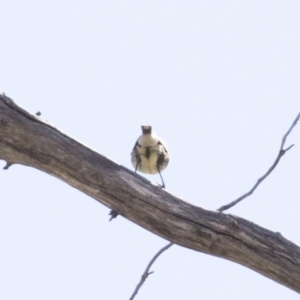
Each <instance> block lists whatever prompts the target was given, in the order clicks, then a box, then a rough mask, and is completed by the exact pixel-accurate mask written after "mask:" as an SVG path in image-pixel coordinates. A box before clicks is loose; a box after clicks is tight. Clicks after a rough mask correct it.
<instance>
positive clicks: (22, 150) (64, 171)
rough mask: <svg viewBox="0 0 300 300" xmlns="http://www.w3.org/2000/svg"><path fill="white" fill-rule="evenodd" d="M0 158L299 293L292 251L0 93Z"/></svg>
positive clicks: (299, 268)
mask: <svg viewBox="0 0 300 300" xmlns="http://www.w3.org/2000/svg"><path fill="white" fill-rule="evenodd" d="M0 158H1V159H3V160H5V161H7V162H9V164H22V165H26V166H30V167H33V168H36V169H38V170H41V171H43V172H46V173H48V174H50V175H53V176H55V177H57V178H59V179H61V180H63V181H64V182H66V183H68V184H69V185H71V186H73V187H75V188H77V189H78V190H80V191H82V192H83V193H85V194H87V195H89V196H91V197H92V198H94V199H95V200H97V201H98V202H100V203H102V204H103V205H105V206H107V207H109V208H110V209H112V210H115V211H117V212H119V214H120V215H122V216H124V217H125V218H127V219H128V220H130V221H132V222H134V223H136V224H138V225H139V226H141V227H143V228H145V229H147V230H148V231H150V232H152V233H154V234H156V235H158V236H160V237H162V238H164V239H166V240H169V241H170V242H172V243H175V244H178V245H180V246H183V247H186V248H189V249H193V250H195V251H199V252H203V253H207V254H210V255H214V256H217V257H221V258H224V259H227V260H230V261H233V262H236V263H238V264H241V265H243V266H245V267H247V268H249V269H252V270H254V271H256V272H258V273H260V274H262V275H264V276H266V277H268V278H270V279H272V280H274V281H276V282H278V283H280V284H282V285H284V286H286V287H288V288H290V289H292V290H294V291H296V292H298V293H300V276H299V274H300V248H299V247H298V246H297V245H296V244H294V243H292V242H290V241H288V240H287V239H285V238H284V237H282V236H281V235H280V234H277V233H274V232H272V231H269V230H267V229H264V228H262V227H260V226H258V225H256V224H254V223H252V222H249V221H247V220H245V219H242V218H239V217H236V216H231V215H225V214H221V213H218V212H213V211H207V210H204V209H202V208H200V207H197V206H195V205H192V204H190V203H188V202H185V201H183V200H181V199H179V198H177V197H175V196H173V195H171V194H169V193H168V192H167V191H165V190H163V189H161V188H159V187H157V186H154V185H152V184H151V183H150V182H149V181H148V180H146V179H145V178H143V177H141V176H139V175H137V174H135V173H134V172H132V171H130V170H128V169H127V168H125V167H123V166H120V165H118V164H116V163H114V162H113V161H111V160H109V159H107V158H106V157H104V156H102V155H101V154H98V153H97V152H95V151H93V150H91V149H89V148H87V147H85V146H83V145H82V144H80V143H79V142H77V141H76V140H74V139H72V138H70V137H68V136H67V135H66V134H64V133H62V132H61V131H59V130H58V129H56V128H54V127H52V126H50V125H49V124H47V123H44V122H43V121H41V120H40V118H38V117H36V116H34V115H31V114H29V113H28V112H27V111H25V110H24V109H22V108H20V107H19V106H17V105H16V104H15V103H14V102H13V101H12V100H11V99H10V98H8V97H6V96H5V95H3V94H0ZM12 167H13V166H12Z"/></svg>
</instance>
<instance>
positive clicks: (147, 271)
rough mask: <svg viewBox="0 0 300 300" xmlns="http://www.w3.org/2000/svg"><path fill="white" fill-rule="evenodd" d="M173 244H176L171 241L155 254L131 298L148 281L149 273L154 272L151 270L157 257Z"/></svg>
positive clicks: (131, 298) (130, 299)
mask: <svg viewBox="0 0 300 300" xmlns="http://www.w3.org/2000/svg"><path fill="white" fill-rule="evenodd" d="M172 245H174V244H173V243H169V244H168V245H166V246H165V247H163V248H161V249H160V250H159V251H158V252H157V253H156V254H155V255H154V257H153V258H152V259H151V261H150V262H149V264H148V266H147V268H146V270H145V272H144V273H143V275H142V277H141V280H140V282H139V283H138V285H137V286H136V288H135V290H134V292H133V294H132V296H131V297H130V298H129V300H133V299H134V297H135V296H136V294H137V293H138V291H139V289H140V288H141V286H142V285H143V284H144V282H145V281H146V279H147V277H148V276H149V275H151V274H152V273H154V271H152V272H149V270H150V268H151V266H152V265H153V263H154V262H155V261H156V259H157V258H158V257H159V256H160V255H161V254H162V253H163V252H164V251H166V250H167V249H169V248H170V247H171V246H172Z"/></svg>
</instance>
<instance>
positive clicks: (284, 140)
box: [217, 113, 300, 212]
mask: <svg viewBox="0 0 300 300" xmlns="http://www.w3.org/2000/svg"><path fill="white" fill-rule="evenodd" d="M299 118H300V113H299V114H298V115H297V117H296V119H295V120H294V122H293V124H292V125H291V127H290V128H289V130H288V131H287V132H286V134H285V135H284V136H283V138H282V141H281V145H280V149H279V152H278V155H277V157H276V159H275V161H274V163H273V165H272V166H271V167H270V168H269V170H268V171H267V172H266V173H265V174H264V175H263V176H262V177H260V178H259V179H258V180H257V182H256V183H255V185H254V186H253V188H252V189H251V190H250V191H249V192H247V193H246V194H244V195H242V196H241V197H239V198H237V199H236V200H234V201H232V202H230V203H228V204H226V205H223V206H221V207H220V208H219V209H217V211H220V212H222V211H224V210H227V209H229V208H231V207H233V206H235V205H236V204H238V203H239V202H241V201H242V200H244V199H245V198H247V197H249V196H250V195H252V194H253V192H254V191H255V190H256V188H257V187H258V186H259V185H260V184H261V183H262V182H263V181H264V180H265V179H266V178H267V177H268V176H269V175H270V174H271V172H272V171H273V170H274V169H275V167H276V166H277V164H278V163H279V161H280V159H281V157H282V156H283V155H284V154H285V153H286V152H287V151H289V150H290V149H291V148H292V147H293V146H294V145H290V146H289V147H287V148H286V149H283V147H284V145H285V142H286V139H287V137H288V135H289V134H290V133H291V131H292V130H293V128H294V127H295V126H296V125H297V122H298V121H299Z"/></svg>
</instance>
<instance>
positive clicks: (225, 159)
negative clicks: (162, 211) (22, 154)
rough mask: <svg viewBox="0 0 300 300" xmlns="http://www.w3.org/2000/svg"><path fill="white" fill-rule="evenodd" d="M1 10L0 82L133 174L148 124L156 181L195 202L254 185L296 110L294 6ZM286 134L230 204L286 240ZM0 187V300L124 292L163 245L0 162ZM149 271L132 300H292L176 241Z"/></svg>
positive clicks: (290, 189) (298, 8)
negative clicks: (160, 146)
mask: <svg viewBox="0 0 300 300" xmlns="http://www.w3.org/2000/svg"><path fill="white" fill-rule="evenodd" d="M0 12H1V18H0V34H1V35H0V36H1V47H0V54H1V55H0V69H1V72H0V90H1V91H3V92H5V93H6V94H7V95H8V96H9V97H11V98H13V99H14V100H15V101H16V102H17V103H18V104H19V105H20V106H22V107H23V108H25V109H26V110H28V111H29V112H31V113H36V112H37V111H41V112H42V115H41V118H42V119H43V120H47V121H48V122H49V123H50V124H52V125H53V126H55V127H57V128H59V129H60V130H62V131H64V132H67V133H68V134H69V135H70V136H71V137H73V138H75V139H77V140H79V141H81V142H82V143H84V144H86V145H88V146H89V147H91V148H93V149H95V150H96V151H98V152H99V153H101V154H102V155H104V156H107V157H109V158H110V159H112V160H113V161H115V162H117V163H119V164H121V165H124V166H125V167H128V168H130V169H132V166H131V163H130V152H131V150H132V147H133V146H134V143H135V141H136V139H137V138H138V136H139V135H140V132H141V130H140V125H142V124H146V125H148V124H149V125H152V127H153V129H154V131H156V132H157V134H158V135H159V136H161V137H162V138H163V139H164V140H165V141H166V143H167V146H168V148H169V151H170V155H171V161H170V164H169V166H168V168H167V169H166V170H165V171H164V172H163V177H164V181H165V183H166V189H167V190H168V191H169V192H170V193H172V194H174V195H176V196H179V197H180V198H182V199H184V200H185V201H188V202H191V203H193V204H196V205H198V206H200V207H203V208H205V209H209V210H216V209H217V208H219V207H220V206H221V205H224V204H226V203H228V202H230V201H232V200H234V199H235V198H237V197H238V196H240V195H241V194H243V193H245V192H247V191H248V190H249V189H250V188H251V187H252V186H253V184H254V183H255V182H256V180H257V178H259V177H260V176H261V175H262V174H263V173H264V172H265V171H266V170H267V169H268V168H269V166H270V165H271V164H272V163H273V161H274V159H275V157H276V155H277V152H278V150H279V146H280V142H281V139H282V136H283V134H284V133H285V132H286V131H287V129H288V128H289V126H290V125H291V123H292V121H293V120H294V118H295V117H296V115H297V114H298V112H299V111H300V36H299V30H300V18H299V15H300V2H299V1H176V0H175V1H174V0H173V1H170V0H166V1H156V0H152V1H141V0H139V1H128V0H122V1H101V0H97V1H95V0H89V1H76V0H75V1H74V0H73V1H57V0H53V1H31V0H28V1H14V0H10V1H5V0H0ZM292 143H294V144H295V147H294V148H293V149H291V150H290V151H289V152H288V153H287V154H286V155H285V156H284V157H283V159H282V161H281V162H280V164H279V165H278V167H277V168H276V169H275V171H274V172H273V173H272V174H271V176H270V177H268V178H267V180H266V181H265V182H263V184H262V185H261V186H260V187H259V188H258V190H257V191H256V192H255V194H254V195H253V196H251V197H250V198H248V199H246V200H245V201H244V202H242V203H240V204H239V205H237V206H236V207H234V208H232V209H231V210H229V211H228V213H230V214H234V215H237V216H239V217H242V218H245V219H248V220H250V221H253V222H255V223H256V224H258V225H260V226H263V227H265V228H267V229H269V230H272V231H276V232H277V231H278V232H281V234H282V235H283V236H284V237H286V238H288V239H289V240H291V241H293V242H294V243H297V244H299V243H300V233H299V222H300V221H299V212H300V184H299V182H300V175H299V169H300V124H298V126H297V127H296V128H295V129H294V131H293V132H292V134H291V135H290V136H289V138H288V141H287V146H288V145H290V144H292ZM0 163H1V168H2V166H4V165H5V162H4V161H0ZM146 177H147V178H148V179H149V180H151V181H153V182H160V178H159V176H158V175H157V176H156V175H152V176H151V175H149V176H146ZM0 182H1V198H0V240H1V242H0V282H1V288H0V299H1V300H2V299H3V300H15V299H30V300H40V299H45V300H48V299H49V300H50V299H51V300H52V299H64V300H65V299H72V300H81V299H89V300H93V299H95V300H96V299H97V300H99V299H129V297H130V295H131V294H132V292H133V290H134V288H135V286H136V284H137V283H138V281H139V279H140V276H141V274H142V272H143V271H144V269H145V267H146V265H147V264H148V263H149V261H150V259H151V258H152V257H153V256H154V254H155V253H156V252H157V251H158V250H159V249H160V248H162V247H163V246H164V245H166V244H167V243H168V241H166V240H163V239H161V238H159V237H157V236H155V235H154V234H152V233H150V232H148V231H146V230H144V229H143V228H141V227H139V226H137V225H136V224H134V223H131V222H130V221H128V220H126V219H124V218H122V217H118V218H117V219H116V220H114V221H113V222H108V219H109V216H108V213H109V209H108V208H107V207H105V206H103V205H101V204H100V203H98V202H97V201H95V200H94V199H92V198H90V197H89V196H87V195H85V194H83V193H81V192H79V191H78V190H76V189H74V188H72V187H70V186H68V185H67V184H66V183H64V182H62V181H59V180H58V179H56V178H54V177H51V176H50V175H47V174H45V173H42V172H40V171H38V170H35V169H32V168H28V167H25V166H20V165H17V166H15V165H14V166H12V167H11V168H10V169H9V170H8V171H3V170H1V169H0ZM162 221H163V220H162ZM152 270H153V271H155V272H154V274H152V275H151V276H150V277H149V278H148V280H147V281H146V283H145V284H144V286H143V287H142V288H141V290H140V292H139V294H138V295H137V296H136V298H135V299H136V300H153V299H156V300H166V299H174V300H182V299H189V300H196V299H197V300H198V299H214V300H215V299H231V300H237V299H238V300H240V299H241V298H243V300H250V299H251V300H252V299H264V300H268V299H272V300H282V299H289V300H293V299H299V296H298V294H296V293H295V292H293V291H291V290H289V289H288V288H286V287H284V286H281V285H279V284H277V283H276V282H274V281H271V280H269V279H267V278H265V277H263V276H262V275H260V274H258V273H256V272H254V271H251V270H249V269H247V268H245V267H243V266H240V265H237V264H235V263H232V262H230V261H226V260H223V259H220V258H216V257H213V256H209V255H206V254H202V253H199V252H195V251H191V250H189V249H185V248H182V247H179V246H173V247H172V248H170V249H169V250H168V251H167V252H165V253H164V254H163V255H162V256H160V257H159V258H158V260H157V261H156V263H155V264H154V266H153V268H152Z"/></svg>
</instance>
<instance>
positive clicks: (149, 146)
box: [131, 125, 170, 188]
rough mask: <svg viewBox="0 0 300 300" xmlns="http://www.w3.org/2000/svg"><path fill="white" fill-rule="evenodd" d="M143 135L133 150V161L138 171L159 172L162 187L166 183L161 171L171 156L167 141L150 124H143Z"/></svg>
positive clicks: (146, 172)
mask: <svg viewBox="0 0 300 300" xmlns="http://www.w3.org/2000/svg"><path fill="white" fill-rule="evenodd" d="M141 127H142V135H141V136H140V137H139V138H138V139H137V141H136V143H135V145H134V147H133V150H132V152H131V163H132V165H133V167H134V169H135V173H136V171H140V172H142V173H145V174H157V173H159V175H160V178H161V182H162V185H161V186H162V188H165V183H164V180H163V178H162V175H161V172H162V171H163V170H164V169H165V168H166V167H167V166H168V164H169V161H170V156H169V153H168V150H167V147H166V145H165V142H164V141H163V140H162V139H161V138H159V137H158V136H157V135H156V134H155V133H154V132H152V127H151V126H149V125H142V126H141Z"/></svg>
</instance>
